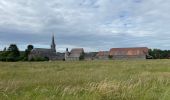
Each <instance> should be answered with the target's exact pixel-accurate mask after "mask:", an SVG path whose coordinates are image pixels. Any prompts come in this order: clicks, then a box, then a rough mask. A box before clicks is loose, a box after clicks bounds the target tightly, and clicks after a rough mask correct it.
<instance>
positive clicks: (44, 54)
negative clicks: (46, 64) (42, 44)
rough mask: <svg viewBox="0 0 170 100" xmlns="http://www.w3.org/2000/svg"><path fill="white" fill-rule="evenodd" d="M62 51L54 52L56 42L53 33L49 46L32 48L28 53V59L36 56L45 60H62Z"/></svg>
mask: <svg viewBox="0 0 170 100" xmlns="http://www.w3.org/2000/svg"><path fill="white" fill-rule="evenodd" d="M64 55H65V54H64V53H59V52H56V44H55V38H54V35H53V36H52V42H51V48H49V49H47V48H34V49H33V50H32V51H31V53H30V55H29V60H31V59H36V58H45V59H47V60H52V61H53V60H64Z"/></svg>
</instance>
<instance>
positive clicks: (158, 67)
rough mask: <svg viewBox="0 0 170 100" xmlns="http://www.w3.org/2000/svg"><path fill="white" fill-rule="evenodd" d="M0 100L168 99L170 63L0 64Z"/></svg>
mask: <svg viewBox="0 0 170 100" xmlns="http://www.w3.org/2000/svg"><path fill="white" fill-rule="evenodd" d="M0 100H170V60H148V61H147V60H142V61H140V60H136V61H88V62H86V61H82V62H16V63H3V62H0Z"/></svg>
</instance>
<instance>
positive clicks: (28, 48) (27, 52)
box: [24, 45, 34, 60]
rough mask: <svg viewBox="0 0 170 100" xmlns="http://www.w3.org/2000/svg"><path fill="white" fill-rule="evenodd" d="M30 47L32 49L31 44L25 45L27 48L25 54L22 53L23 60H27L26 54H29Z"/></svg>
mask: <svg viewBox="0 0 170 100" xmlns="http://www.w3.org/2000/svg"><path fill="white" fill-rule="evenodd" d="M32 49H34V46H33V45H28V46H27V49H26V50H25V54H24V60H28V56H29V54H30V52H31V50H32Z"/></svg>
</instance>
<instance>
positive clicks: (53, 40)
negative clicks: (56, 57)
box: [51, 34, 56, 52]
mask: <svg viewBox="0 0 170 100" xmlns="http://www.w3.org/2000/svg"><path fill="white" fill-rule="evenodd" d="M51 49H52V50H53V51H54V52H56V45H55V38H54V34H53V36H52V43H51Z"/></svg>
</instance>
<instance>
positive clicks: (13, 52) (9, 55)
mask: <svg viewBox="0 0 170 100" xmlns="http://www.w3.org/2000/svg"><path fill="white" fill-rule="evenodd" d="M33 48H34V46H33V45H28V46H27V49H26V50H25V51H23V52H21V51H19V49H18V47H17V45H16V44H10V46H9V47H8V48H4V50H3V51H1V52H0V61H12V62H15V61H28V56H29V54H30V52H31V50H32V49H33Z"/></svg>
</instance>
